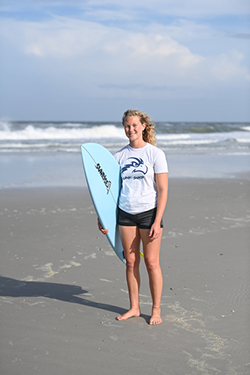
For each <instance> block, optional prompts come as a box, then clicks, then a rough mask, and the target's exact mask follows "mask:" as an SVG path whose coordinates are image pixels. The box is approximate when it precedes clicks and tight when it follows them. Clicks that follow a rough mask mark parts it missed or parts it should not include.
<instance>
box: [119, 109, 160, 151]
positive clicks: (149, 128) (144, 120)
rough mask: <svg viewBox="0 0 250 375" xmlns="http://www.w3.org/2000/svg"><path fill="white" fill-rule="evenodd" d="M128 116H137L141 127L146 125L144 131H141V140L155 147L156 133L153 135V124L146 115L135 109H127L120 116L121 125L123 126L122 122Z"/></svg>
mask: <svg viewBox="0 0 250 375" xmlns="http://www.w3.org/2000/svg"><path fill="white" fill-rule="evenodd" d="M130 116H137V117H138V118H139V120H140V122H141V124H142V125H144V124H145V125H146V127H145V129H144V130H143V140H144V142H147V143H150V144H151V145H153V146H155V145H156V133H155V124H154V122H153V121H152V120H151V119H150V118H149V116H148V115H147V114H146V113H143V112H140V111H138V110H137V109H128V110H127V111H125V112H124V114H123V116H122V124H123V126H124V122H125V120H126V118H127V117H130Z"/></svg>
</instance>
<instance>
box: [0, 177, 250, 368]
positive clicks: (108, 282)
mask: <svg viewBox="0 0 250 375" xmlns="http://www.w3.org/2000/svg"><path fill="white" fill-rule="evenodd" d="M0 197H1V207H0V215H1V227H0V238H1V265H0V274H1V278H0V281H1V285H0V312H1V330H0V334H1V347H0V356H1V357H0V361H1V365H0V366H1V369H0V373H1V375H21V374H22V375H23V374H25V375H35V374H43V375H47V374H48V375H49V374H52V375H54V374H55V375H56V374H60V375H69V374H70V375H79V374H87V375H88V374H102V375H113V374H116V375H117V374H119V375H123V374H124V375H125V374H126V375H127V374H137V375H147V374H167V375H175V374H176V375H193V374H203V375H204V374H207V375H218V374H221V375H236V374H241V375H246V374H250V355H249V354H250V353H249V348H250V333H249V332H250V321H249V316H250V314H249V311H250V309H249V307H250V306H249V305H250V299H249V286H250V278H249V244H250V231H249V226H250V225H249V224H250V207H249V200H250V199H249V198H250V192H249V181H248V180H247V179H245V178H244V176H243V177H242V178H237V179H229V180H226V179H215V180H209V179H201V180H199V179H192V180H186V179H173V180H171V181H170V191H169V201H168V206H167V209H166V212H165V215H164V223H165V229H164V236H163V237H164V238H163V241H162V250H161V265H162V270H163V275H164V290H163V297H162V316H163V323H162V324H161V325H159V326H149V325H148V319H149V314H150V312H151V298H150V293H149V287H148V280H147V274H146V271H145V266H144V264H143V261H142V263H141V272H142V287H141V310H142V314H143V315H142V316H141V317H140V318H133V319H130V320H128V321H123V322H118V321H116V320H115V317H116V316H117V315H118V314H120V313H123V312H124V311H125V310H126V309H127V308H128V295H127V288H126V281H125V266H124V265H123V263H122V262H121V261H120V260H119V259H118V258H117V256H116V255H115V254H114V252H113V250H112V249H111V247H110V246H109V243H108V241H107V239H106V238H105V237H104V236H102V235H101V234H100V233H99V232H98V230H97V224H96V215H95V213H94V209H93V206H92V203H91V200H90V198H89V195H88V192H87V190H85V189H79V188H51V189H50V188H48V189H39V188H36V189H35V188H34V189H28V188H27V189H8V190H1V191H0Z"/></svg>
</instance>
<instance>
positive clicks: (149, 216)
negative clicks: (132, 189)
mask: <svg viewBox="0 0 250 375" xmlns="http://www.w3.org/2000/svg"><path fill="white" fill-rule="evenodd" d="M155 216H156V208H153V209H152V210H149V211H145V212H141V213H139V214H128V213H127V212H125V211H123V210H121V209H120V208H118V220H117V222H118V224H119V225H122V226H124V227H138V228H139V229H150V228H151V226H152V225H153V223H154V221H155ZM161 228H163V221H162V220H161Z"/></svg>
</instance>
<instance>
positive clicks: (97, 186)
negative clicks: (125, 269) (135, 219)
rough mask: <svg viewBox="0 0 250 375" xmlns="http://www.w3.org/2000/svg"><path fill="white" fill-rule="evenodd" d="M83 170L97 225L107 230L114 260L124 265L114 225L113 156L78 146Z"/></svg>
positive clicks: (116, 175)
mask: <svg viewBox="0 0 250 375" xmlns="http://www.w3.org/2000/svg"><path fill="white" fill-rule="evenodd" d="M81 152H82V161H83V168H84V172H85V176H86V180H87V184H88V188H89V192H90V195H91V198H92V201H93V204H94V207H95V210H96V213H97V216H98V217H99V220H100V222H101V225H102V227H103V228H108V230H109V231H108V234H107V238H108V240H109V242H110V245H111V246H112V248H113V249H114V251H115V253H116V254H117V255H118V257H119V258H120V259H121V260H122V261H123V262H124V263H126V260H125V258H124V253H123V247H122V243H121V238H120V234H119V229H118V225H117V210H118V199H119V194H120V189H121V175H120V166H119V164H118V163H117V161H116V160H115V158H114V156H113V155H112V154H111V153H110V152H109V151H108V150H107V149H106V148H105V147H103V146H101V145H99V144H97V143H84V144H83V145H82V146H81Z"/></svg>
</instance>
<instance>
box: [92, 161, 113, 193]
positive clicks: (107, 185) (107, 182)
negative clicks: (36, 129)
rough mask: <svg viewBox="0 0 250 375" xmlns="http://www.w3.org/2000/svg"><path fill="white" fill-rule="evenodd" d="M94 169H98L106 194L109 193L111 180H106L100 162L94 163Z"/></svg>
mask: <svg viewBox="0 0 250 375" xmlns="http://www.w3.org/2000/svg"><path fill="white" fill-rule="evenodd" d="M95 167H96V169H97V170H98V173H99V175H100V176H101V178H102V180H103V183H104V185H105V186H106V189H107V194H108V193H109V190H110V187H111V181H109V180H108V178H107V176H106V173H105V172H104V171H103V169H102V167H101V164H99V163H97V164H96V165H95Z"/></svg>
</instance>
